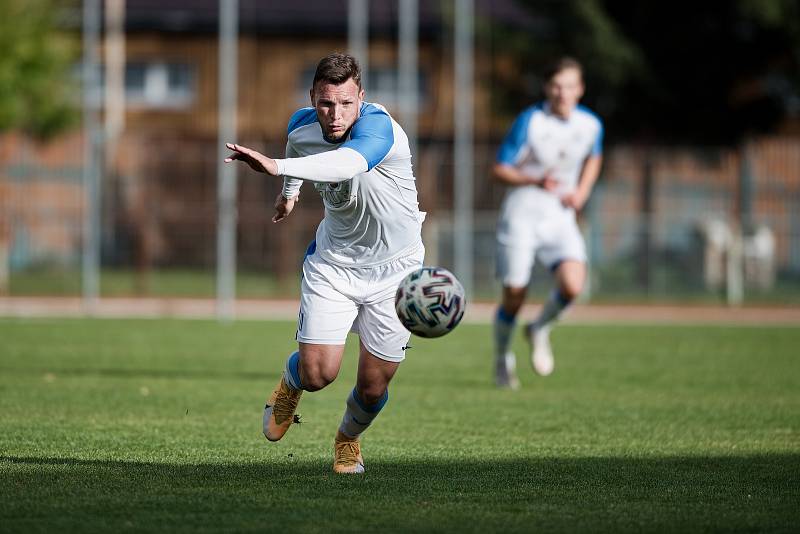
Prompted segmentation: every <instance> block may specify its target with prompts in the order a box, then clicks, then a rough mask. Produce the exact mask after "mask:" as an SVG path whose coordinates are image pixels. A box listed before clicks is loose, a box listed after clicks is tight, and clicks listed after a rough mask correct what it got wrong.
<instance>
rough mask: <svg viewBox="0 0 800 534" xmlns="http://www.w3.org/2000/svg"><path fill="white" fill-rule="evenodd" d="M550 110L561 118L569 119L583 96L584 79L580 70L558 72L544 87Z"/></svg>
mask: <svg viewBox="0 0 800 534" xmlns="http://www.w3.org/2000/svg"><path fill="white" fill-rule="evenodd" d="M544 91H545V94H546V95H547V100H548V102H550V109H551V110H552V111H553V113H555V114H556V115H558V116H560V117H564V118H566V117H569V114H570V113H572V110H573V109H575V106H577V105H578V102H579V101H580V99H581V97H582V96H583V79H582V77H581V72H580V71H579V70H578V69H564V70H562V71H560V72H558V73H557V74H556V75H555V76H553V78H552V79H551V80H550V81H549V82H547V84H545V86H544Z"/></svg>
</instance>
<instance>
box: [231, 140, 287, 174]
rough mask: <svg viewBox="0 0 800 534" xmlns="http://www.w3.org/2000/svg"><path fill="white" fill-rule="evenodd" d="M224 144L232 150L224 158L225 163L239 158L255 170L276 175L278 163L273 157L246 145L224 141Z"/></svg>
mask: <svg viewBox="0 0 800 534" xmlns="http://www.w3.org/2000/svg"><path fill="white" fill-rule="evenodd" d="M225 146H226V147H227V148H228V149H229V150H233V154H231V155H230V156H228V157H227V158H225V163H230V162H232V161H234V160H239V161H243V162H245V163H247V164H248V165H250V168H251V169H253V170H254V171H256V172H263V173H266V174H269V175H271V176H277V175H278V164H277V163H275V160H274V159H271V158H268V157H267V156H265V155H264V154H261V153H260V152H257V151H255V150H253V149H252V148H247V147H246V146H242V145H235V144H233V143H225Z"/></svg>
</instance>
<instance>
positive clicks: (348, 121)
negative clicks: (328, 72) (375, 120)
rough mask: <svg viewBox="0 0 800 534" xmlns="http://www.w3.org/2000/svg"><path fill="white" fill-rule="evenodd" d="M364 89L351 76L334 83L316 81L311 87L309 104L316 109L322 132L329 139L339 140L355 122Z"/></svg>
mask: <svg viewBox="0 0 800 534" xmlns="http://www.w3.org/2000/svg"><path fill="white" fill-rule="evenodd" d="M363 98H364V90H363V89H359V88H358V85H357V84H356V82H354V81H353V79H352V78H350V79H349V80H347V81H346V82H344V83H342V84H339V85H334V84H332V83H328V82H317V85H316V86H314V87H313V88H312V89H311V105H312V106H314V109H316V110H317V118H318V119H319V124H320V126H322V133H323V135H325V138H326V139H328V140H329V141H340V140H341V139H342V138H343V137H344V136H345V135H347V132H348V131H349V130H350V127H351V126H352V125H353V123H354V122H356V119H357V118H358V112H359V110H360V109H361V101H362V99H363Z"/></svg>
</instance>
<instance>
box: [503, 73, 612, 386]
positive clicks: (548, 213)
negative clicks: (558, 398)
mask: <svg viewBox="0 0 800 534" xmlns="http://www.w3.org/2000/svg"><path fill="white" fill-rule="evenodd" d="M544 92H545V96H546V100H545V101H544V102H542V103H538V104H535V105H533V106H531V107H529V108H527V109H525V110H524V111H523V112H522V113H520V114H519V116H518V117H517V118H516V120H515V121H514V124H513V125H512V127H511V130H510V131H509V132H508V134H507V135H506V137H505V139H504V141H503V144H502V145H501V146H500V150H499V152H498V155H497V162H496V163H495V165H494V166H493V168H492V176H493V178H494V179H495V180H497V181H499V182H501V183H504V184H507V185H510V186H511V188H510V190H509V191H508V193H507V194H506V197H505V199H504V201H503V205H502V207H501V211H500V217H499V221H498V227H497V274H498V277H499V278H500V281H501V282H502V285H503V294H502V302H501V304H500V307H499V309H498V310H497V314H496V317H495V320H494V332H495V382H496V384H497V385H498V386H501V387H511V388H517V387H519V381H518V379H517V376H516V372H515V368H516V358H515V356H514V354H513V353H512V352H511V351H510V350H509V345H510V342H511V336H512V334H513V331H514V326H515V323H516V317H517V314H518V312H519V310H520V308H521V306H522V303H523V301H524V299H525V293H526V291H527V287H528V283H529V281H530V276H531V269H532V268H533V265H534V262H535V261H540V262H542V263H543V264H544V265H545V266H546V267H548V268H549V269H550V270H551V271H552V272H553V273H554V276H555V281H556V287H555V288H554V290H553V291H552V293H551V294H550V297H549V298H548V300H547V301H546V302H545V303H544V306H543V307H542V310H541V312H540V313H539V316H538V317H537V318H536V320H535V321H533V322H532V323H530V324H528V325H526V328H525V334H526V336H527V338H528V340H529V341H530V343H531V363H532V365H533V368H534V370H535V371H536V372H537V373H538V374H540V375H542V376H547V375H549V374H550V373H552V372H553V367H554V363H553V353H552V350H551V346H550V337H549V334H550V329H551V327H552V325H553V323H554V322H555V321H556V320H557V319H558V317H559V316H560V315H561V313H562V312H563V311H564V309H565V308H566V307H567V306H568V305H569V304H570V302H572V300H573V299H574V298H575V297H576V296H577V295H578V294H579V293H580V292H581V290H582V289H583V284H584V281H585V279H586V247H585V245H584V242H583V237H582V236H581V233H580V230H579V228H578V224H577V222H576V217H575V214H576V212H577V211H579V210H580V209H581V208H582V207H583V206H584V204H585V203H586V200H587V199H588V198H589V194H590V193H591V191H592V187H593V186H594V183H595V181H596V180H597V177H598V175H599V173H600V166H601V163H602V146H601V145H602V138H603V125H602V122H601V121H600V119H599V118H598V117H597V116H596V115H595V114H594V113H592V112H591V111H590V110H588V109H587V108H585V107H583V106H579V105H578V102H579V101H580V99H581V97H582V96H583V92H584V84H583V71H582V68H581V65H580V63H578V62H577V61H576V60H574V59H572V58H561V59H559V60H558V61H556V62H555V63H553V64H552V66H550V67H549V68H548V69H547V71H546V72H545V85H544Z"/></svg>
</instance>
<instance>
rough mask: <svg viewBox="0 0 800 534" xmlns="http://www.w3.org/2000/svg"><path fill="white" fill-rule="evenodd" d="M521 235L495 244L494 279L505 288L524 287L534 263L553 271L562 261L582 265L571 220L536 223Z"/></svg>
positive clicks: (578, 234) (583, 253) (582, 250)
mask: <svg viewBox="0 0 800 534" xmlns="http://www.w3.org/2000/svg"><path fill="white" fill-rule="evenodd" d="M529 230H530V232H529V233H528V234H527V235H525V236H519V237H518V239H513V240H511V242H507V243H500V242H498V244H497V278H498V279H499V280H500V282H501V283H502V284H503V286H505V287H526V286H527V285H528V283H529V282H530V279H531V270H532V269H533V266H534V264H535V262H537V261H538V262H540V263H542V264H543V265H545V266H546V267H547V268H548V269H551V270H552V269H555V268H556V267H558V265H559V264H560V263H561V262H562V261H565V260H575V261H580V262H582V263H586V245H585V244H584V242H583V236H582V235H581V231H580V229H579V228H578V223H577V222H576V221H575V219H574V217H550V218H545V219H542V220H541V221H538V222H537V223H536V224H535V225H534V226H533V227H532V228H530V229H529Z"/></svg>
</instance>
